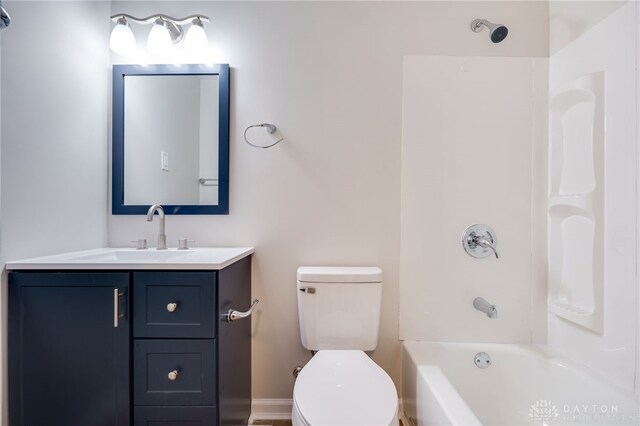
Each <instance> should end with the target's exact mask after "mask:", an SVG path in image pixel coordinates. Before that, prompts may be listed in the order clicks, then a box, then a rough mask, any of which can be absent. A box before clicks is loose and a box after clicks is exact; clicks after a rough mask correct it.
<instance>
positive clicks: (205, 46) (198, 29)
mask: <svg viewBox="0 0 640 426" xmlns="http://www.w3.org/2000/svg"><path fill="white" fill-rule="evenodd" d="M184 48H185V49H186V51H187V52H188V53H190V54H192V55H203V54H205V53H207V50H209V40H207V34H206V33H205V32H204V26H203V25H202V21H201V20H200V18H196V19H194V20H193V22H192V23H191V27H190V28H189V31H187V35H186V36H185V38H184Z"/></svg>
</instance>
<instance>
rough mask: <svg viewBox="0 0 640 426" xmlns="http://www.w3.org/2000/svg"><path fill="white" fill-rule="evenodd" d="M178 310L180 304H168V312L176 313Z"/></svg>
mask: <svg viewBox="0 0 640 426" xmlns="http://www.w3.org/2000/svg"><path fill="white" fill-rule="evenodd" d="M176 309H178V304H177V303H175V302H171V303H168V304H167V311H169V312H175V311H176Z"/></svg>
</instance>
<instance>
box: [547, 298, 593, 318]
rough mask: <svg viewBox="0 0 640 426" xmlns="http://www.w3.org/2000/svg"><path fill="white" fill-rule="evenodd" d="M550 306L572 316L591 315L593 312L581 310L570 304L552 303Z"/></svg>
mask: <svg viewBox="0 0 640 426" xmlns="http://www.w3.org/2000/svg"><path fill="white" fill-rule="evenodd" d="M549 305H550V306H551V307H553V308H554V309H559V310H560V311H562V312H567V313H569V314H571V315H591V314H592V313H593V311H590V310H588V309H584V308H579V307H577V306H573V305H570V304H568V303H563V302H559V301H555V300H554V301H550V302H549Z"/></svg>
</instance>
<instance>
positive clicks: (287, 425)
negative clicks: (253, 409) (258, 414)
mask: <svg viewBox="0 0 640 426" xmlns="http://www.w3.org/2000/svg"><path fill="white" fill-rule="evenodd" d="M251 424H252V425H261V426H291V420H254V421H253V423H251Z"/></svg>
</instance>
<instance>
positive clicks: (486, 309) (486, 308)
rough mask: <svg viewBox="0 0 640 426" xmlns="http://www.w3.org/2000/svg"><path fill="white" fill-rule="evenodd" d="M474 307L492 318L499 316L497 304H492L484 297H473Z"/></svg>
mask: <svg viewBox="0 0 640 426" xmlns="http://www.w3.org/2000/svg"><path fill="white" fill-rule="evenodd" d="M473 307H474V308H476V309H477V310H479V311H480V312H483V313H485V314H487V317H489V318H491V319H496V318H498V310H497V309H496V305H492V304H491V303H489V302H487V301H486V300H484V299H483V298H482V297H476V298H475V299H473Z"/></svg>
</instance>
